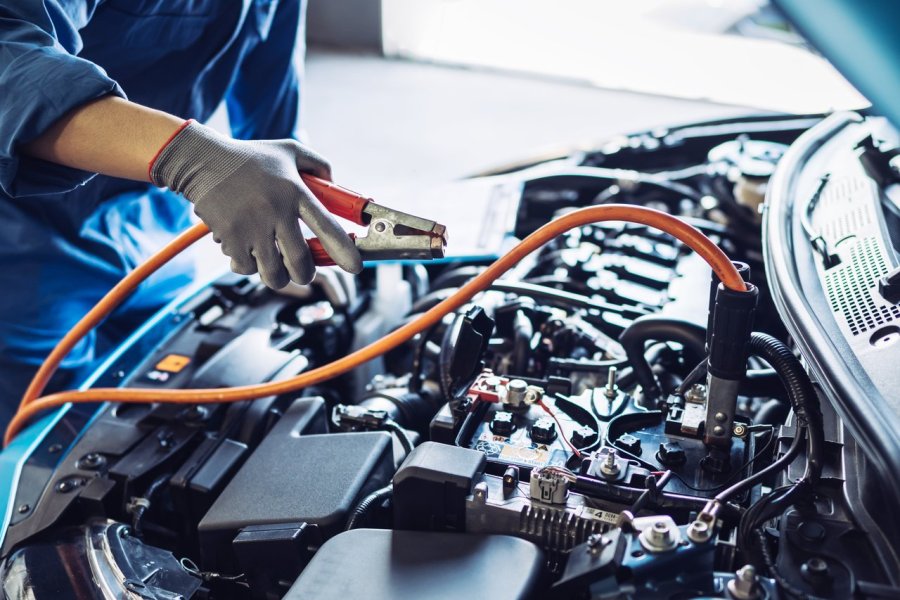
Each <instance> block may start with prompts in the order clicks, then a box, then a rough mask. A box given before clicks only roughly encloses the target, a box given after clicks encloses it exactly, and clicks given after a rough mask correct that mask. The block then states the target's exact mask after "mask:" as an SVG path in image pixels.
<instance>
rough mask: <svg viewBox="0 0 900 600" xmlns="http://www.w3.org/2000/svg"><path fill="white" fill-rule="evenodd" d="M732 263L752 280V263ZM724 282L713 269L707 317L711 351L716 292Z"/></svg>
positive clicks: (743, 277) (746, 279) (741, 273)
mask: <svg viewBox="0 0 900 600" xmlns="http://www.w3.org/2000/svg"><path fill="white" fill-rule="evenodd" d="M731 264H733V265H734V268H735V269H737V272H738V275H740V276H741V279H743V280H744V281H746V282H748V283H749V281H750V265H748V264H747V263H745V262H741V261H739V260H733V261H731ZM721 283H722V280H721V279H719V276H718V275H716V272H715V271H713V272H712V275H711V277H710V282H709V313H708V315H707V318H706V350H707V352H708V351H709V338H710V336H711V335H712V330H713V317H714V315H715V313H716V308H715V307H716V293H717V292H718V290H719V285H720V284H721Z"/></svg>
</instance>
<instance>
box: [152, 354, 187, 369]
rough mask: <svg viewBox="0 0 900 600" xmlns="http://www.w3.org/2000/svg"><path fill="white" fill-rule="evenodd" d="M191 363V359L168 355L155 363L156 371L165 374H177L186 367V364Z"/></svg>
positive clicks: (179, 355)
mask: <svg viewBox="0 0 900 600" xmlns="http://www.w3.org/2000/svg"><path fill="white" fill-rule="evenodd" d="M190 362H191V359H190V358H189V357H187V356H183V355H181V354H169V355H167V356H166V357H165V358H163V359H162V360H161V361H159V362H158V363H156V367H155V368H156V370H157V371H165V372H167V373H179V372H181V370H182V369H184V368H185V367H186V366H188V363H190Z"/></svg>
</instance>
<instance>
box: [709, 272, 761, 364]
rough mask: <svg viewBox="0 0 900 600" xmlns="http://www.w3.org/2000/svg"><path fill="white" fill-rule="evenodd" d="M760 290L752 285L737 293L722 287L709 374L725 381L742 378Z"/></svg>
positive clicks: (712, 337)
mask: <svg viewBox="0 0 900 600" xmlns="http://www.w3.org/2000/svg"><path fill="white" fill-rule="evenodd" d="M758 299H759V290H758V289H757V288H756V286H754V285H753V284H752V283H748V284H747V291H745V292H738V291H735V290H731V289H728V288H726V287H725V286H724V285H723V284H721V283H720V284H719V286H718V290H717V293H716V303H715V309H714V314H713V323H712V327H711V328H710V330H709V333H710V334H709V372H710V374H712V375H715V376H716V377H720V378H722V379H730V380H738V379H743V377H744V374H745V372H746V370H747V354H748V344H749V342H750V333H751V332H752V331H753V314H754V312H755V311H756V304H757V301H758Z"/></svg>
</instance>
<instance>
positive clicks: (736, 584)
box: [727, 565, 759, 600]
mask: <svg viewBox="0 0 900 600" xmlns="http://www.w3.org/2000/svg"><path fill="white" fill-rule="evenodd" d="M734 575H735V577H734V579H732V580H731V581H729V582H728V585H727V587H728V592H729V594H730V595H731V597H732V598H735V600H755V599H756V598H759V585H758V580H757V578H756V569H755V568H753V565H744V566H743V567H741V568H740V569H738V570H737V572H736V573H735V574H734Z"/></svg>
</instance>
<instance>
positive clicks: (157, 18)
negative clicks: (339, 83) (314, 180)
mask: <svg viewBox="0 0 900 600" xmlns="http://www.w3.org/2000/svg"><path fill="white" fill-rule="evenodd" d="M304 24H305V0H244V1H243V2H238V1H235V2H214V1H212V0H201V1H199V2H198V1H196V0H108V1H106V2H100V1H98V0H43V1H40V0H0V98H2V101H0V289H2V292H0V421H3V422H6V421H7V420H8V419H9V417H10V416H11V414H12V412H13V411H14V408H15V406H16V405H17V404H18V402H19V399H20V398H21V395H22V393H23V392H24V390H25V388H26V387H27V384H28V382H29V381H30V379H31V377H32V375H33V374H34V372H35V370H36V369H37V367H38V365H40V363H41V361H42V360H43V359H44V358H45V357H46V356H47V354H49V352H50V351H51V350H52V348H53V347H54V346H55V345H56V343H57V342H58V341H59V340H60V339H61V338H62V336H63V335H64V334H65V333H66V332H67V331H68V330H69V329H70V328H71V327H72V325H74V323H75V322H76V321H77V320H78V319H79V318H80V317H81V316H83V315H84V314H85V313H86V312H87V311H88V310H89V309H90V308H91V307H92V306H93V305H94V304H95V303H96V302H97V301H98V300H99V299H100V298H101V297H102V296H103V295H104V294H105V293H106V292H107V291H108V290H109V289H110V288H111V287H112V286H113V285H115V284H116V283H117V282H118V281H119V280H120V279H121V278H122V277H123V276H124V275H125V274H126V273H127V272H128V271H129V270H130V269H132V268H134V267H135V266H136V265H137V264H139V263H140V262H142V261H143V260H144V259H146V258H147V257H148V256H150V255H151V254H152V253H154V252H155V251H156V250H158V249H159V248H161V247H162V246H163V245H164V244H165V243H166V242H168V241H170V240H171V239H172V238H173V237H174V236H175V234H177V233H178V232H180V231H182V230H183V229H185V228H186V227H188V226H189V225H190V209H191V206H190V204H189V203H192V204H193V210H194V212H195V213H196V214H197V216H198V217H200V219H201V220H203V221H204V222H205V223H206V224H207V225H208V226H209V228H210V229H211V230H212V232H213V237H214V239H215V240H216V241H217V242H219V243H220V244H221V248H222V251H223V252H224V253H225V254H226V255H228V256H229V257H230V258H231V268H232V269H233V270H234V271H235V272H236V273H240V274H245V275H249V274H253V273H256V272H259V274H260V276H261V278H262V280H263V282H265V283H266V284H267V285H268V286H270V287H272V288H280V287H283V286H285V285H287V283H288V281H289V279H290V280H293V281H295V282H297V283H299V284H305V283H308V282H309V281H310V280H311V279H312V278H313V276H314V273H315V266H314V265H313V262H312V258H311V255H310V252H309V248H308V247H307V245H306V242H305V241H304V239H303V235H302V233H301V229H300V222H299V220H298V219H300V220H302V221H303V222H305V223H306V224H307V225H308V226H309V228H310V229H311V230H312V231H313V233H314V234H315V235H316V236H317V237H319V239H321V241H322V244H323V246H324V248H325V250H326V251H328V253H329V254H330V255H331V257H332V258H333V259H334V260H335V262H336V263H337V264H338V265H340V266H341V267H343V268H344V269H346V270H348V271H351V272H359V271H360V269H361V268H362V262H361V260H360V256H359V253H358V251H357V249H356V247H355V246H354V244H353V242H352V241H351V240H350V238H349V237H348V236H347V234H346V233H345V232H344V231H343V229H342V228H341V227H340V226H339V225H338V224H337V222H336V221H335V220H334V219H333V218H332V217H331V215H330V214H329V213H328V212H327V211H326V210H325V209H324V208H323V207H322V205H321V204H320V203H319V202H318V200H316V198H315V197H314V196H313V195H312V194H311V192H310V191H309V189H308V188H307V187H306V185H305V184H304V183H303V181H302V180H301V178H300V176H299V172H301V171H302V172H309V173H312V174H314V175H317V176H320V177H324V178H329V179H330V167H329V165H328V163H327V161H325V159H323V158H322V157H320V156H319V155H317V154H316V153H314V152H313V151H311V150H309V149H308V148H306V147H304V146H302V145H301V144H300V143H298V142H297V141H295V140H296V139H297V137H298V117H299V108H300V105H299V101H300V80H301V73H302V65H296V64H295V60H296V59H297V56H298V55H299V56H302V51H303V46H302V44H303V41H302V40H303V37H302V35H303V32H304ZM223 101H224V102H225V103H226V106H227V109H228V116H229V121H230V126H231V133H232V135H233V138H231V137H228V136H225V135H222V134H220V133H217V132H215V131H214V130H212V129H211V128H208V127H206V126H204V125H202V124H200V123H202V122H204V121H206V120H207V119H208V118H209V117H210V116H211V115H212V114H213V112H214V110H215V109H216V108H217V107H218V106H219V105H220V103H221V102H223ZM186 119H187V120H186ZM192 119H193V120H192ZM245 140H271V141H253V142H250V141H245ZM98 174H99V175H98ZM193 261H194V259H193V257H191V256H190V255H183V256H182V257H180V258H179V259H178V260H176V261H174V262H173V263H170V264H169V265H168V266H167V267H165V268H163V269H162V270H160V271H159V272H158V273H157V274H155V275H154V276H153V277H152V278H151V279H150V280H149V281H147V282H146V283H145V284H144V285H143V286H142V288H141V289H140V290H139V291H138V292H137V293H135V295H134V296H133V297H131V298H130V299H129V300H128V301H127V302H126V303H125V304H124V305H123V306H122V307H121V308H120V309H119V310H118V311H117V312H116V313H115V314H114V315H113V316H112V317H111V318H110V319H109V320H108V322H107V323H106V324H105V325H104V327H103V328H102V329H101V332H100V334H99V336H97V335H94V334H93V333H92V334H91V335H90V336H88V337H87V338H86V339H84V340H83V341H82V342H81V343H80V344H79V346H78V347H76V348H75V349H74V350H73V351H72V352H71V353H70V355H69V356H68V358H67V359H66V360H65V361H64V363H63V365H62V369H61V370H60V372H59V373H58V374H57V376H56V378H55V379H54V381H53V382H51V388H53V389H60V388H62V387H71V386H72V385H75V384H77V383H78V381H79V379H81V378H82V377H84V376H85V375H86V374H87V373H88V372H89V370H90V369H91V368H92V367H93V365H95V364H96V360H98V359H99V358H100V357H101V356H102V355H103V353H104V352H105V351H106V350H108V349H109V348H111V347H112V346H114V345H115V344H116V343H118V342H119V341H121V339H122V338H123V337H124V336H125V335H127V334H128V332H129V331H131V330H132V329H134V328H135V327H136V326H137V325H139V324H140V323H141V322H143V321H144V320H145V319H146V318H147V317H148V316H150V315H151V314H152V313H154V312H155V311H157V310H158V309H159V308H160V307H161V306H163V305H164V304H165V303H167V302H169V301H170V300H172V299H173V298H174V297H175V296H176V295H177V293H178V291H179V290H180V289H181V288H182V287H183V286H185V284H187V283H189V282H190V281H191V279H192V275H193Z"/></svg>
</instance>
